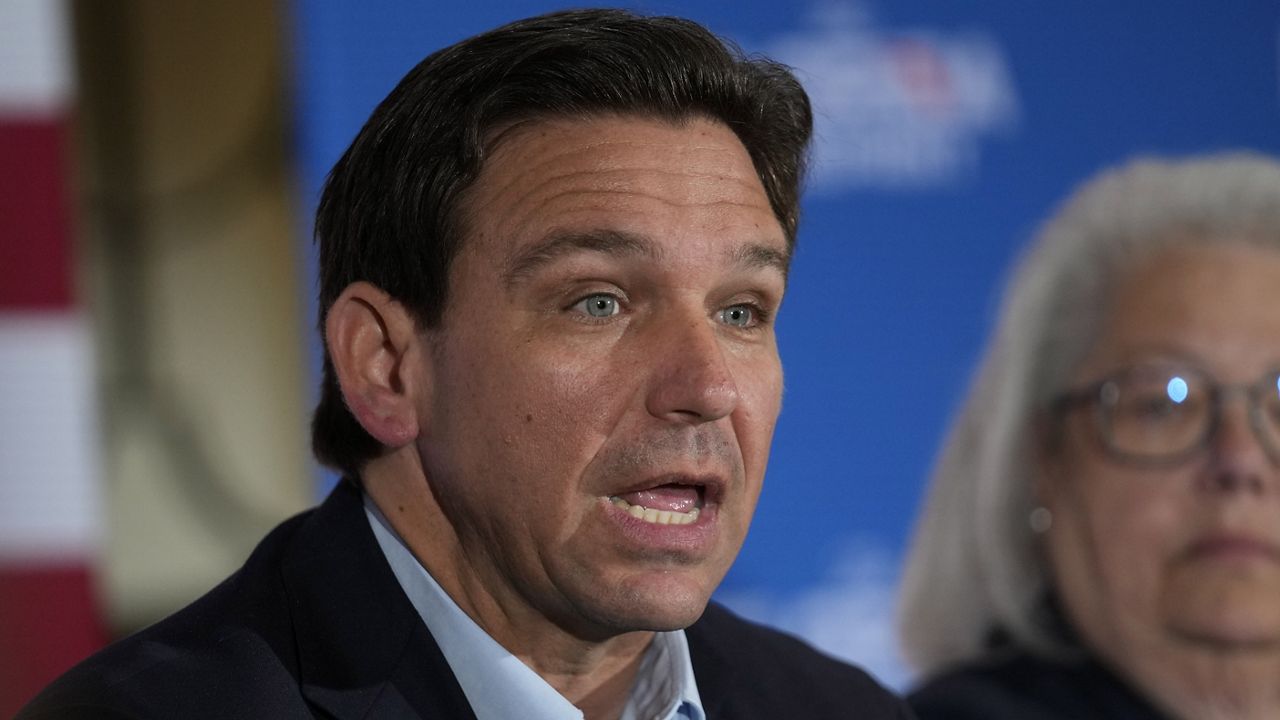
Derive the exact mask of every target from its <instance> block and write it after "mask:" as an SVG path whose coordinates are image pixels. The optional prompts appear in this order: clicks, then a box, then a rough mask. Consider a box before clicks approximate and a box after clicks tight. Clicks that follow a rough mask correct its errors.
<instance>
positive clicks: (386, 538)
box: [364, 495, 706, 720]
mask: <svg viewBox="0 0 1280 720" xmlns="http://www.w3.org/2000/svg"><path fill="white" fill-rule="evenodd" d="M364 508H365V515H367V516H368V518H369V526H370V527H371V528H373V535H374V537H376V538H377V540H378V546H379V547H381V548H382V554H383V555H385V556H386V558H387V562H388V563H390V564H391V570H392V571H393V572H394V573H395V576H396V580H398V581H399V583H400V587H401V588H403V589H404V592H405V594H406V595H408V596H409V600H410V601H411V602H412V603H413V606H414V608H416V609H417V611H418V615H420V616H421V617H422V621H423V622H424V623H426V624H427V629H429V630H430V631H431V635H432V636H433V637H434V638H435V640H436V643H437V644H438V645H439V646H440V652H441V653H442V654H443V655H444V659H445V660H446V661H447V662H448V663H449V667H450V668H451V669H452V670H453V674H454V676H455V677H456V678H457V679H458V685H460V686H461V687H462V692H463V693H464V694H465V695H466V696H467V701H468V702H470V703H471V709H472V710H473V711H474V712H475V714H476V720H510V719H511V718H526V719H527V720H582V711H581V710H579V709H578V708H577V707H575V706H574V705H573V704H572V703H570V702H569V701H568V700H566V699H565V698H564V696H563V695H561V694H560V693H558V692H556V690H555V688H553V687H551V686H550V685H549V684H547V682H546V681H545V680H543V679H542V677H541V676H539V675H538V674H537V673H535V672H534V671H533V670H532V669H531V668H530V667H529V666H527V665H525V664H524V663H523V662H521V661H520V659H519V658H517V657H516V656H514V655H512V654H511V653H509V652H507V650H506V649H505V648H503V647H502V646H501V645H499V644H498V642H497V641H496V640H494V639H493V638H492V637H490V636H489V634H488V633H486V632H485V631H484V630H483V629H481V628H480V626H479V625H477V624H476V623H475V621H473V620H472V619H471V618H470V617H469V616H468V615H467V614H466V613H464V612H463V611H462V609H461V608H459V607H458V605H457V604H456V603H454V601H453V599H452V598H450V597H449V595H448V594H447V593H445V591H444V590H443V589H442V588H441V587H440V585H439V584H438V583H437V582H436V581H435V578H433V577H431V574H430V573H428V572H427V570H426V568H424V567H423V566H422V564H421V563H419V562H418V560H417V558H415V557H414V556H413V553H411V552H410V551H409V549H408V548H407V547H405V544H404V541H403V540H401V538H400V536H399V534H397V533H396V531H395V530H394V529H393V528H392V527H391V524H390V523H388V522H387V519H386V518H385V517H384V516H383V515H382V513H381V512H380V511H379V510H378V507H377V506H376V505H374V503H373V501H372V500H371V499H370V498H369V496H367V495H366V496H365V499H364ZM622 720H706V714H705V713H704V712H703V709H702V699H701V698H700V697H699V696H698V685H697V683H696V682H695V680H694V677H693V661H692V660H690V658H689V642H688V640H687V639H686V638H685V635H684V631H683V630H678V631H675V632H661V633H655V634H654V637H653V642H652V643H650V644H649V649H648V650H647V651H645V655H644V658H643V659H642V660H641V662H640V670H639V672H638V673H637V677H636V683H635V685H634V686H633V687H632V688H631V695H630V697H629V698H628V699H627V705H626V708H625V709H624V710H623V713H622Z"/></svg>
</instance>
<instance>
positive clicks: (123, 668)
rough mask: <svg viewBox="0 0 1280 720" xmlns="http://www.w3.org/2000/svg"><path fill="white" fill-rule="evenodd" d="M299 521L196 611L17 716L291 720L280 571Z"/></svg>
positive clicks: (81, 670) (291, 658)
mask: <svg viewBox="0 0 1280 720" xmlns="http://www.w3.org/2000/svg"><path fill="white" fill-rule="evenodd" d="M305 515H306V514H304V515H301V516H298V517H295V518H293V519H292V520H289V521H287V522H285V523H284V524H282V525H280V526H279V527H277V528H276V529H275V530H274V531H272V532H271V533H270V534H269V535H268V536H267V537H266V538H264V539H263V540H262V542H261V543H260V544H259V545H258V547H257V549H255V550H254V552H253V554H252V555H251V556H250V557H249V559H248V561H246V563H245V565H244V566H243V567H242V568H241V569H240V570H238V571H237V572H236V573H234V574H233V575H231V576H230V577H229V578H227V579H226V580H224V581H223V582H222V583H220V584H219V585H218V586H217V587H215V588H213V589H212V590H210V591H209V592H208V593H206V594H205V595H204V596H202V597H201V598H199V599H198V600H196V601H195V602H193V603H191V604H190V605H188V606H186V607H185V608H183V609H181V610H179V611H177V612H176V613H174V614H173V615H170V616H168V617H166V618H165V619H163V620H161V621H159V622H157V623H156V624H154V625H151V626H149V627H147V628H144V629H143V630H140V631H138V632H137V633H134V634H133V635H131V636H129V637H127V638H124V639H122V640H120V641H117V642H115V643H113V644H111V645H109V646H108V647H106V648H104V649H103V650H101V651H99V652H98V653H95V654H94V655H92V656H90V657H89V658H88V659H86V660H85V661H83V662H81V663H80V664H78V665H77V666H75V667H74V668H72V669H71V670H69V671H68V672H67V673H66V674H64V675H63V676H62V677H60V678H58V679H57V680H56V681H55V682H54V683H53V684H52V685H50V686H49V687H47V688H45V690H44V691H42V692H41V693H40V694H39V695H38V696H37V697H36V698H35V699H34V700H33V701H32V702H31V704H30V705H28V706H27V707H26V708H25V709H24V710H23V711H22V713H21V714H20V715H19V716H18V717H19V718H21V719H23V720H26V719H28V718H30V719H33V720H34V719H35V718H55V717H56V718H76V717H84V718H89V717H95V718H97V717H107V718H112V717H120V718H124V717H176V716H177V715H176V714H180V715H181V716H182V717H191V718H199V717H207V716H210V714H211V713H216V714H217V716H218V717H263V716H265V715H262V714H261V713H262V712H264V710H265V711H267V712H268V714H269V715H270V716H272V717H290V716H296V715H298V713H297V712H290V705H291V704H292V703H293V702H294V701H295V698H294V697H293V695H296V689H297V687H298V683H297V682H296V680H295V676H296V674H297V671H296V665H297V661H296V655H295V652H294V644H293V640H292V636H291V632H290V629H289V618H288V613H289V610H288V603H287V602H286V601H285V595H284V589H283V587H282V585H281V582H280V580H279V564H280V559H281V556H282V555H283V554H284V553H285V552H286V550H287V548H288V546H289V544H290V539H291V537H292V536H293V534H294V532H295V531H296V528H297V527H298V526H299V524H300V523H302V522H303V521H304V520H305ZM286 689H292V690H293V693H291V692H288V691H286ZM296 702H297V703H301V702H302V700H301V697H300V696H297V697H296ZM298 707H299V708H301V707H302V706H301V705H299V706H298ZM175 713H176V714H175ZM306 716H307V717H309V715H306Z"/></svg>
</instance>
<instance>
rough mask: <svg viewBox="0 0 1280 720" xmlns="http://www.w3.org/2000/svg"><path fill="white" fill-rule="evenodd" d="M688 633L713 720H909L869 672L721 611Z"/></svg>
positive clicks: (716, 608)
mask: <svg viewBox="0 0 1280 720" xmlns="http://www.w3.org/2000/svg"><path fill="white" fill-rule="evenodd" d="M685 633H686V635H687V636H688V638H689V654H690V656H691V657H692V659H693V670H694V675H695V677H696V678H697V680H698V691H699V693H701V694H702V695H703V703H704V704H705V705H707V706H708V711H709V715H710V716H712V717H715V716H717V715H718V716H722V717H734V718H738V717H743V718H746V717H788V716H792V715H794V716H796V717H803V716H806V715H807V716H810V717H857V718H860V719H865V720H879V719H882V718H883V719H889V718H905V717H909V715H908V714H907V711H906V709H905V705H904V704H903V702H902V701H901V700H900V699H899V698H897V697H896V696H895V695H894V694H893V693H891V692H889V691H888V690H886V689H885V688H884V687H883V686H881V685H880V684H879V683H878V682H876V680H875V679H873V678H872V677H871V676H870V675H868V674H867V673H866V672H864V671H863V670H861V669H859V668H856V667H854V666H852V665H849V664H847V663H844V662H841V661H839V660H836V659H835V658H832V657H830V656H828V655H825V654H823V653H821V652H819V651H817V650H815V649H814V648H813V647H811V646H810V645H808V644H807V643H805V642H803V641H802V640H799V639H798V638H795V637H793V636H791V635H788V634H786V633H783V632H780V631H778V630H774V629H771V628H768V627H765V626H763V625H759V624H757V623H754V622H751V621H749V620H745V619H743V618H741V617H738V616H737V615H735V614H734V613H732V612H730V611H729V610H727V609H726V608H724V607H723V606H720V605H717V604H716V603H711V604H710V605H709V606H708V607H707V611H706V612H705V613H704V614H703V616H702V618H700V619H699V620H698V622H696V623H694V624H693V625H692V626H690V627H689V628H688V629H687V630H686V631H685ZM717 707H718V708H719V711H718V712H716V710H715V708H717Z"/></svg>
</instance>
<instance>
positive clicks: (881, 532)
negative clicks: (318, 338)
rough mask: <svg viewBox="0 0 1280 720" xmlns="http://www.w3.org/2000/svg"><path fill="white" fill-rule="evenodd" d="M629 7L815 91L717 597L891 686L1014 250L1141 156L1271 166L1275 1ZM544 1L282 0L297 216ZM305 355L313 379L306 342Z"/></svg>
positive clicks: (884, 0) (1275, 134)
mask: <svg viewBox="0 0 1280 720" xmlns="http://www.w3.org/2000/svg"><path fill="white" fill-rule="evenodd" d="M626 6H627V7H631V8H633V9H637V10H640V11H642V12H646V13H659V14H676V15H683V16H686V17H689V18H692V19H695V20H698V21H701V22H702V23H704V24H706V25H707V26H709V27H710V28H712V29H713V30H714V31H716V32H718V33H720V34H722V35H725V36H727V37H729V38H732V39H734V40H735V41H737V42H738V43H739V44H740V45H742V46H743V47H744V48H745V49H747V50H748V51H753V52H762V53H765V54H768V55H771V56H774V57H775V58H777V59H780V60H782V61H784V62H787V63H788V64H791V65H793V66H794V67H795V68H796V69H797V72H798V74H799V75H800V76H801V78H802V80H803V81H804V82H805V83H806V85H807V86H808V87H809V89H810V92H811V94H812V96H813V98H814V102H815V108H816V110H817V113H818V116H819V117H818V127H817V131H818V135H819V139H818V144H817V148H816V152H817V155H816V166H815V170H814V174H813V178H812V181H811V183H810V191H809V193H808V196H807V199H806V202H805V216H804V221H803V224H802V228H801V234H800V240H799V249H798V254H797V256H796V259H795V265H794V268H793V271H792V276H791V277H792V280H791V287H790V289H789V294H788V297H787V300H786V303H785V305H784V309H783V313H782V315H781V316H780V328H779V332H780V335H781V340H780V342H781V345H782V350H783V361H784V364H785V367H786V373H787V390H786V399H785V407H784V410H783V414H782V418H781V420H780V423H779V425H778V430H777V435H776V438H775V447H774V451H773V455H772V458H771V462H770V469H769V475H768V479H767V481H766V483H765V489H764V494H763V496H762V498H761V505H760V509H759V512H758V514H757V516H756V520H755V524H754V525H753V527H752V531H751V535H750V537H749V538H748V540H747V544H746V547H745V548H744V550H743V552H742V555H741V557H740V558H739V560H738V562H737V564H736V565H735V567H734V568H733V570H732V571H731V573H730V575H729V577H728V578H727V579H726V581H725V583H724V585H723V586H722V588H721V591H720V593H719V595H720V597H721V599H722V600H724V601H726V602H728V603H730V604H731V605H733V606H735V607H737V608H738V609H739V610H741V611H742V612H744V613H746V614H748V615H753V616H756V617H758V618H761V619H764V620H767V621H770V622H772V623H774V624H777V625H781V626H783V627H786V628H789V629H791V630H793V631H795V632H798V633H800V634H803V635H805V636H807V637H809V638H810V639H811V640H812V641H814V642H815V643H817V644H818V645H820V646H822V647H824V648H827V649H828V650H830V651H831V652H834V653H836V654H840V655H843V656H846V657H849V658H852V659H855V660H858V661H860V662H862V663H864V664H866V665H868V666H869V667H871V668H872V669H873V670H874V671H876V672H877V673H879V674H880V675H881V676H882V677H883V678H884V679H886V680H887V681H889V682H891V683H894V684H901V683H903V682H904V681H905V680H906V678H907V675H906V674H905V671H904V670H903V668H902V667H901V666H900V665H899V663H898V661H897V657H896V653H895V650H894V648H893V637H892V627H891V612H892V608H891V604H892V595H893V591H894V586H895V583H896V577H897V564H898V562H899V561H900V559H901V555H902V551H903V546H904V544H905V542H906V540H907V538H908V535H909V532H910V527H911V523H912V520H913V518H914V512H915V506H916V503H917V501H918V500H919V498H920V495H921V492H922V490H923V484H924V481H925V478H926V476H927V474H928V470H929V467H930V464H931V462H932V459H933V455H934V452H935V448H936V445H937V443H938V442H939V440H940V438H941V435H942V433H943V431H944V429H945V427H946V422H947V419H948V417H949V416H950V414H951V412H952V411H953V410H954V409H955V407H956V406H957V404H958V403H959V401H960V399H961V397H962V394H963V392H964V389H965V387H966V384H967V381H968V377H969V374H970V372H971V371H972V369H973V366H974V363H975V361H976V360H977V358H978V355H979V353H980V351H981V346H982V343H983V341H984V340H985V335H986V333H987V331H988V330H989V328H990V325H991V321H992V319H993V316H994V313H995V310H996V307H997V304H998V300H999V287H1000V283H1001V281H1002V279H1003V277H1004V275H1005V273H1006V271H1007V269H1008V268H1009V266H1010V264H1011V262H1012V261H1013V259H1014V258H1015V257H1016V254H1017V252H1018V249H1019V248H1020V247H1021V246H1022V245H1023V244H1024V243H1025V242H1026V240H1027V239H1028V237H1029V236H1030V234H1031V232H1032V231H1033V230H1034V228H1035V227H1036V225H1037V224H1038V222H1039V221H1040V220H1041V219H1042V218H1043V217H1044V216H1045V215H1046V214H1047V213H1049V212H1050V211H1051V210H1052V208H1053V207H1054V205H1055V204H1056V203H1057V202H1058V201H1059V200H1060V199H1061V198H1062V196H1063V195H1064V194H1065V193H1066V192H1067V191H1068V190H1069V189H1070V188H1071V187H1073V186H1074V185H1075V184H1076V183H1078V182H1079V181H1080V180H1082V179H1083V178H1085V177H1086V176H1088V175H1090V174H1092V173H1093V172H1095V171H1097V170H1098V169H1099V168H1101V167H1103V166H1106V165H1109V164H1114V163H1116V162H1119V161H1121V160H1123V159H1125V158H1128V157H1130V156H1133V155H1135V154H1185V153H1193V152H1205V151H1212V150H1220V149H1227V148H1253V149H1258V150H1263V151H1267V152H1271V153H1273V154H1274V153H1280V92H1278V89H1277V88H1278V82H1277V62H1278V53H1277V38H1278V37H1280V6H1278V5H1277V4H1275V3H1274V2H1273V1H1272V0H1232V1H1231V2H1222V3H1209V2H1203V1H1202V0H1168V1H1164V2H1156V1H1154V0H1151V1H1148V2H1142V1H1139V0H1109V1H1107V2H1101V1H1099V2H1078V3H1028V2H1025V0H985V1H982V2H967V3H957V2H950V1H949V0H895V1H893V2H890V1H889V0H879V1H878V2H870V1H865V2H812V3H803V2H802V3H794V4H789V3H784V2H778V1H777V0H739V1H738V2H733V3H728V2H711V1H709V0H708V1H697V0H686V1H683V2H674V1H672V2H647V3H632V4H628V5H626ZM557 7H561V5H559V4H556V3H549V2H538V1H535V0H521V1H516V0H510V1H508V2H488V3H485V2H469V3H443V2H422V1H420V2H410V1H408V0H378V1H377V2H350V1H342V0H294V2H293V4H292V6H291V11H292V20H293V25H294V36H295V37H294V40H295V42H294V48H295V52H296V57H295V62H294V67H295V73H296V88H295V98H296V106H297V114H296V117H297V123H298V128H297V129H298V137H299V138H300V140H299V142H300V147H299V153H298V157H299V162H300V163H301V165H302V171H301V172H302V177H303V178H304V191H305V194H306V195H305V197H306V202H307V207H308V208H314V202H315V198H316V197H317V195H318V192H319V188H320V185H321V183H322V181H323V178H324V175H325V173H326V172H327V171H328V168H329V167H330V165H332V163H333V162H334V161H335V160H336V159H337V157H338V156H339V154H340V153H341V152H342V150H343V149H344V148H345V147H346V145H347V144H348V143H349V142H350V140H351V138H352V137H353V136H354V134H355V132H356V131H357V130H358V129H359V127H360V125H361V124H362V123H363V122H364V120H365V118H366V117H367V116H368V114H369V112H370V111H371V110H372V109H373V107H374V105H375V104H376V103H377V102H378V101H379V100H380V99H381V98H382V97H383V95H385V94H386V93H387V92H388V91H389V90H390V89H391V88H392V87H393V86H394V85H395V83H396V82H397V81H398V80H399V78H400V77H401V76H402V75H403V74H404V73H405V72H406V71H407V70H408V69H409V68H410V67H412V66H413V65H414V64H416V63H417V62H418V61H419V60H421V59H422V57H424V56H425V55H427V54H428V53H429V52H431V51H433V50H435V49H437V48H439V47H442V46H444V45H447V44H449V43H452V42H454V41H456V40H459V39H461V38H464V37H466V36H469V35H472V34H474V33H477V32H480V31H483V30H486V29H488V28H490V27H493V26H496V25H498V24H501V23H504V22H507V21H509V20H512V19H515V18H517V17H522V16H526V15H532V14H535V13H539V12H543V11H546V10H550V9H555V8H557ZM306 247H307V249H306V251H305V255H306V258H307V260H306V267H305V268H304V272H306V273H307V274H308V275H307V276H308V277H310V278H314V269H313V265H314V256H313V255H312V250H311V247H310V243H309V242H307V244H306ZM309 301H310V302H312V303H313V304H314V300H313V299H309ZM311 357H312V359H313V366H318V358H319V349H318V348H317V347H313V348H312V349H311ZM313 370H314V367H313Z"/></svg>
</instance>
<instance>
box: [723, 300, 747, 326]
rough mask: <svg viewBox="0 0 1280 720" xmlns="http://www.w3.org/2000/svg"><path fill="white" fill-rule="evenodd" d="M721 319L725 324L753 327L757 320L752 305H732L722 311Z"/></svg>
mask: <svg viewBox="0 0 1280 720" xmlns="http://www.w3.org/2000/svg"><path fill="white" fill-rule="evenodd" d="M720 319H721V320H723V321H724V324H725V325H732V326H734V327H751V325H752V323H754V322H755V312H753V311H752V309H751V306H750V305H730V306H729V307H727V308H725V309H724V310H721V311H720Z"/></svg>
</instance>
